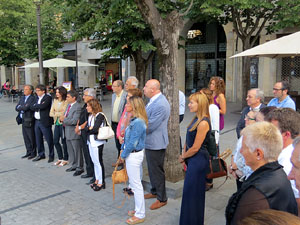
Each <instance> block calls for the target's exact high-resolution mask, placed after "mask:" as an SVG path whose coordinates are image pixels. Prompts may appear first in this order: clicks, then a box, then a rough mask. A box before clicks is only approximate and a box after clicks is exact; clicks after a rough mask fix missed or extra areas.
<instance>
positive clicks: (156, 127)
mask: <svg viewBox="0 0 300 225" xmlns="http://www.w3.org/2000/svg"><path fill="white" fill-rule="evenodd" d="M144 94H145V96H146V97H147V98H149V99H150V101H149V103H148V104H147V106H146V112H147V116H148V128H147V136H146V143H145V149H146V158H147V165H148V172H149V178H150V183H151V186H152V188H151V193H149V194H146V195H145V199H149V198H156V199H157V200H156V201H155V202H154V203H153V204H152V205H151V206H150V209H151V210H154V209H158V208H160V207H162V206H164V205H166V204H167V200H168V199H167V195H166V186H165V171H164V159H165V152H166V148H167V146H168V144H169V140H168V120H169V116H170V104H169V102H168V101H167V99H166V97H165V96H164V95H162V93H161V92H160V83H159V81H158V80H155V79H152V80H149V81H147V83H146V85H145V87H144Z"/></svg>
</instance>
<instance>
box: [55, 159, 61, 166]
mask: <svg viewBox="0 0 300 225" xmlns="http://www.w3.org/2000/svg"><path fill="white" fill-rule="evenodd" d="M61 163H62V160H58V161H57V162H56V163H54V165H55V166H59V165H60V164H61Z"/></svg>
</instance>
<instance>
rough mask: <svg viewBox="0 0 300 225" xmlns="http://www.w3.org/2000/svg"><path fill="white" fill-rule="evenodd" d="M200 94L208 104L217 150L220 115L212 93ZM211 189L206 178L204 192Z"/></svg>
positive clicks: (208, 91)
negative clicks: (205, 98)
mask: <svg viewBox="0 0 300 225" xmlns="http://www.w3.org/2000/svg"><path fill="white" fill-rule="evenodd" d="M200 93H202V94H205V95H206V97H207V99H208V102H209V117H210V122H211V132H214V134H215V140H216V145H217V148H219V137H220V136H219V128H220V125H219V124H220V113H219V108H218V106H217V105H216V104H215V103H214V97H213V92H212V91H211V90H209V89H208V88H202V89H201V90H200ZM212 188H213V180H212V179H207V178H206V185H205V190H206V191H209V190H210V189H212Z"/></svg>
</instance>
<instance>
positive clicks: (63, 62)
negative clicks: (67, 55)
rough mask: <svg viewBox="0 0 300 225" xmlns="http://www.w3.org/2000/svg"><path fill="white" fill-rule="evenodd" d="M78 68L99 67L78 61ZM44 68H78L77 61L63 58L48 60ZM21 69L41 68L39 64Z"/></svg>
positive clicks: (44, 62) (44, 63)
mask: <svg viewBox="0 0 300 225" xmlns="http://www.w3.org/2000/svg"><path fill="white" fill-rule="evenodd" d="M78 66H98V65H95V64H91V63H86V62H80V61H78ZM43 67H44V68H55V67H76V61H74V60H69V59H63V58H54V59H48V60H45V61H43ZM21 68H39V62H36V63H32V64H29V65H26V66H22V67H21Z"/></svg>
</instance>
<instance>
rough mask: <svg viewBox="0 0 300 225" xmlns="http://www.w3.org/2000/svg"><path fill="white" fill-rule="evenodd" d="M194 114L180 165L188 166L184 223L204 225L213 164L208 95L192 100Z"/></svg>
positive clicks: (181, 221) (185, 182) (183, 196)
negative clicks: (207, 174)
mask: <svg viewBox="0 0 300 225" xmlns="http://www.w3.org/2000/svg"><path fill="white" fill-rule="evenodd" d="M189 100H190V103H189V105H188V106H189V109H190V112H192V113H194V114H195V117H194V119H193V120H192V121H191V123H190V124H189V126H188V128H187V133H186V143H185V145H184V149H183V152H182V154H181V155H180V156H179V162H180V163H182V164H186V165H187V171H186V175H185V179H184V186H183V195H182V202H181V213H180V224H181V225H188V224H203V223H204V207H205V183H206V180H205V179H206V173H207V170H208V164H209V153H208V151H207V146H208V143H209V136H210V130H211V128H210V119H209V103H208V99H207V97H206V95H204V94H202V93H199V92H197V93H195V94H192V95H191V96H190V97H189Z"/></svg>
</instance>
